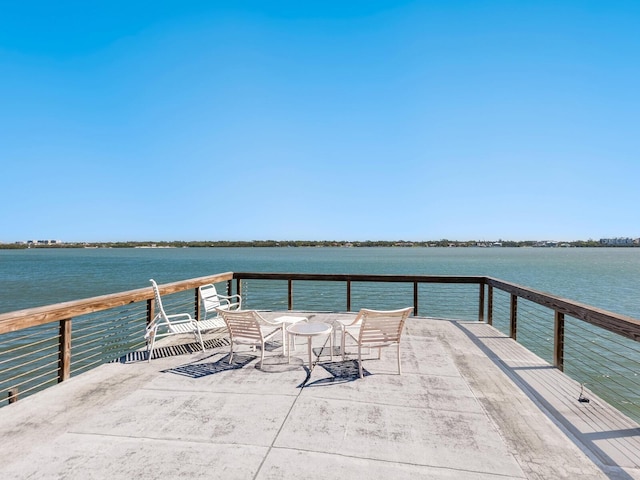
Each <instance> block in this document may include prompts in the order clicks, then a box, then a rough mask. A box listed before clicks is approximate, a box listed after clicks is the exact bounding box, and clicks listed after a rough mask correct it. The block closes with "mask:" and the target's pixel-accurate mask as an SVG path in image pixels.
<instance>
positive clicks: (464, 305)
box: [0, 272, 640, 421]
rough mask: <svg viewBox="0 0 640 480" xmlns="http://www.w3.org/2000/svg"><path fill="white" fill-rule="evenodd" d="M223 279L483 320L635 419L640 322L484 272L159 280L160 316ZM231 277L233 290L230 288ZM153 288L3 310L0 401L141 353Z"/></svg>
mask: <svg viewBox="0 0 640 480" xmlns="http://www.w3.org/2000/svg"><path fill="white" fill-rule="evenodd" d="M207 283H217V284H221V288H219V290H220V291H224V290H225V289H226V291H227V294H231V293H240V294H241V295H242V296H243V308H247V309H258V310H274V311H284V310H297V311H337V312H355V311H358V310H359V309H360V308H363V307H366V308H374V309H393V308H401V307H405V306H412V307H413V313H414V316H420V317H432V318H442V319H449V320H457V321H474V322H476V321H480V322H485V321H486V322H487V323H490V324H491V325H493V326H494V328H496V329H498V330H499V331H501V332H503V333H504V334H506V335H507V336H509V337H511V338H513V339H514V340H516V341H518V342H520V343H521V344H523V345H524V346H525V347H526V348H527V349H528V350H530V351H532V352H533V353H535V354H536V355H538V356H539V357H540V358H541V359H543V360H544V361H546V362H548V363H549V364H551V365H553V366H555V367H557V368H559V369H560V370H562V371H564V372H565V373H566V374H567V375H569V376H571V377H572V378H574V379H575V380H577V381H578V382H580V383H582V384H584V385H585V386H587V387H588V388H589V389H590V390H591V391H593V392H594V393H596V394H597V395H599V396H601V397H602V398H604V399H605V400H607V401H608V402H609V403H611V404H612V405H614V406H615V407H616V408H618V409H619V410H620V411H622V412H624V413H626V414H627V415H628V416H630V417H631V418H633V419H635V420H636V421H640V398H639V392H640V377H639V376H638V375H639V372H640V368H639V367H640V343H639V342H638V340H639V339H640V322H639V321H638V320H636V319H633V318H629V317H626V316H623V315H618V314H614V313H611V312H607V311H604V310H601V309H598V308H595V307H590V306H588V305H584V304H580V303H577V302H573V301H570V300H566V299H562V298H559V297H555V296H553V295H550V294H546V293H542V292H538V291H535V290H532V289H529V288H525V287H522V286H519V285H515V284H512V283H508V282H504V281H501V280H498V279H494V278H489V277H471V276H460V277H457V276H425V275H418V276H407V275H348V274H339V275H337V274H298V273H257V272H240V273H232V272H227V273H222V274H218V275H211V276H207V277H199V278H194V279H188V280H184V281H180V282H174V283H170V284H164V285H160V293H161V295H162V296H163V304H164V307H165V310H166V311H167V313H170V314H171V313H183V312H187V313H190V314H191V315H192V316H193V317H194V318H200V299H199V297H198V287H199V286H201V285H204V284H207ZM234 284H235V291H234ZM153 314H154V301H153V291H152V289H151V287H147V288H142V289H138V290H131V291H127V292H120V293H117V294H111V295H106V296H102V297H94V298H90V299H85V300H78V301H75V302H66V303H62V304H56V305H50V306H47V307H38V308H34V309H28V310H21V311H18V312H10V313H6V314H1V315H0V405H6V404H7V403H10V402H13V401H15V400H17V399H18V398H23V397H25V396H27V395H30V394H32V393H35V392H37V391H39V390H41V389H43V388H46V387H48V386H51V385H54V384H56V383H58V382H62V381H65V380H66V379H68V378H70V377H71V376H74V375H78V374H80V373H82V372H85V371H87V370H90V369H92V368H95V367H96V366H98V365H100V364H102V363H106V362H109V361H113V360H116V359H118V358H121V357H122V356H123V355H126V354H128V353H129V352H133V351H139V350H144V346H145V341H144V329H145V326H146V324H147V322H148V321H149V320H150V319H151V318H153Z"/></svg>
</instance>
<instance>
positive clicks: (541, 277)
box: [0, 247, 640, 318]
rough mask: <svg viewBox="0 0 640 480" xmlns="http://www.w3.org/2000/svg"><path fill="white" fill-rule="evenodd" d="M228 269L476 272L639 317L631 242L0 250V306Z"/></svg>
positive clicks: (637, 270) (638, 257)
mask: <svg viewBox="0 0 640 480" xmlns="http://www.w3.org/2000/svg"><path fill="white" fill-rule="evenodd" d="M227 271H237V272H240V271H245V272H250V271H254V272H292V273H351V274H355V273H362V274H415V275H485V276H491V277H496V278H499V279H501V280H506V281H510V282H514V283H518V284H520V285H522V286H525V287H529V288H533V289H536V290H540V291H543V292H547V293H551V294H554V295H558V296H561V297H564V298H567V299H570V300H575V301H579V302H582V303H586V304H588V305H592V306H594V307H598V308H602V309H605V310H609V311H612V312H616V313H621V314H625V315H629V316H632V317H634V318H640V248H375V247H372V248H156V249H152V248H127V249H28V250H0V313H3V312H8V311H12V310H19V309H23V308H29V307H34V306H40V305H48V304H52V303H57V302H63V301H68V300H76V299H80V298H87V297H93V296H97V295H104V294H108V293H114V292H119V291H124V290H130V289H135V288H142V287H147V286H149V279H150V278H154V279H155V280H156V281H157V282H158V283H168V282H173V281H178V280H184V279H188V278H194V277H199V276H204V275H211V274H215V273H221V272H227Z"/></svg>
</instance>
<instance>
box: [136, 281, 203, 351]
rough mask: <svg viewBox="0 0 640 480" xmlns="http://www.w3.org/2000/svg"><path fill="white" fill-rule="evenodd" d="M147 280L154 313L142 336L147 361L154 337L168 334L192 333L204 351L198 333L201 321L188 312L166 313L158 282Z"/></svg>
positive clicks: (200, 336)
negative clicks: (145, 344) (151, 292)
mask: <svg viewBox="0 0 640 480" xmlns="http://www.w3.org/2000/svg"><path fill="white" fill-rule="evenodd" d="M149 281H150V282H151V286H152V287H153V294H154V297H155V311H156V314H155V316H154V317H153V320H151V322H149V325H147V329H146V331H145V335H144V338H145V339H146V340H147V361H151V357H152V355H153V348H154V346H155V342H156V339H157V338H162V337H166V336H169V335H179V334H182V333H193V335H194V336H195V337H196V340H197V341H198V342H199V343H200V346H201V347H202V351H203V352H204V351H205V350H204V342H203V341H202V334H201V333H200V325H199V324H200V323H201V322H196V321H195V320H194V319H193V318H191V315H189V314H188V313H177V314H174V315H167V314H166V313H165V311H164V307H163V306H162V298H161V297H160V290H159V289H158V284H157V283H156V282H155V281H154V280H153V279H151V280H149Z"/></svg>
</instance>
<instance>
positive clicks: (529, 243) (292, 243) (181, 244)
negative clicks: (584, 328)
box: [0, 239, 637, 249]
mask: <svg viewBox="0 0 640 480" xmlns="http://www.w3.org/2000/svg"><path fill="white" fill-rule="evenodd" d="M560 246H562V247H603V246H607V245H602V244H601V243H600V242H599V241H597V240H591V239H589V240H577V241H572V242H544V241H542V242H541V241H539V240H524V241H510V240H498V241H495V242H486V241H477V240H472V241H459V240H448V239H441V240H431V241H420V242H413V241H407V240H395V241H389V240H366V241H336V240H249V241H244V240H238V241H234V240H215V241H210V240H206V241H204V240H203V241H183V240H174V241H127V242H68V243H67V242H60V243H56V244H51V245H43V244H33V243H30V244H27V243H0V248H1V249H27V248H169V247H173V248H205V247H354V248H361V247H400V248H409V247H447V248H448V247H463V248H464V247H493V248H495V247H560ZM635 246H637V245H635Z"/></svg>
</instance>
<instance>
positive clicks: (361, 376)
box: [358, 343, 364, 378]
mask: <svg viewBox="0 0 640 480" xmlns="http://www.w3.org/2000/svg"><path fill="white" fill-rule="evenodd" d="M358 371H359V372H360V378H364V374H363V373H362V346H361V345H360V344H359V343H358Z"/></svg>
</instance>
